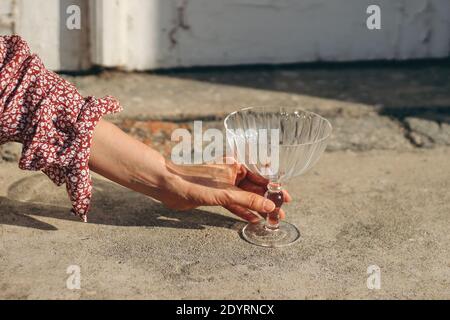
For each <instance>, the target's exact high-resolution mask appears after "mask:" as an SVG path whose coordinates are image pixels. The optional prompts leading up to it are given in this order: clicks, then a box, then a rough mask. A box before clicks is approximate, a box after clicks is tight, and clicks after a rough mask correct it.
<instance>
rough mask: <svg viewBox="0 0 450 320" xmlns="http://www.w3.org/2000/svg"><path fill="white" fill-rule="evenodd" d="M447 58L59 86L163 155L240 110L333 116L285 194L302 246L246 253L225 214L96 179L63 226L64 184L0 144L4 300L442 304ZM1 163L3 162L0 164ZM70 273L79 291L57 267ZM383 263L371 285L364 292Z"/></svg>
mask: <svg viewBox="0 0 450 320" xmlns="http://www.w3.org/2000/svg"><path fill="white" fill-rule="evenodd" d="M448 71H449V66H448V64H447V63H444V62H441V63H437V64H434V63H431V64H428V63H425V64H419V65H414V64H412V67H406V66H394V67H392V66H391V67H387V66H374V67H370V66H360V67H352V66H347V67H345V68H343V67H337V68H334V67H326V68H325V67H323V68H322V67H320V66H319V67H311V68H309V67H300V68H291V69H289V70H287V69H285V68H256V69H237V70H234V71H233V70H231V71H230V70H227V69H225V70H209V69H206V70H189V71H184V72H173V73H169V74H167V73H165V74H162V75H160V74H123V73H104V74H101V75H100V76H85V77H68V78H70V79H71V80H73V81H74V82H76V83H77V84H78V86H79V87H81V89H82V91H83V93H85V94H96V95H98V96H101V95H105V94H112V95H116V96H118V97H119V98H120V100H121V101H122V103H123V105H124V106H125V112H124V113H123V114H122V115H118V116H115V117H114V118H111V119H112V120H113V121H114V122H116V123H117V124H118V125H120V126H121V127H122V128H123V129H124V130H126V131H127V132H129V133H130V134H132V135H134V136H135V137H137V138H139V139H141V140H142V141H144V142H145V143H148V144H151V145H153V146H154V147H155V148H157V149H159V150H161V151H162V152H163V153H165V154H168V152H170V144H169V143H168V142H167V140H168V137H170V132H171V131H172V130H173V129H174V128H176V127H179V126H183V127H186V128H188V129H189V128H190V127H191V125H192V122H191V121H190V120H192V119H196V118H200V119H206V120H208V121H207V122H206V123H205V125H206V126H213V127H218V126H220V120H219V119H220V118H221V117H222V116H223V114H225V113H227V112H229V111H231V110H234V109H236V106H241V105H248V104H251V105H258V104H297V103H301V104H303V105H304V106H306V108H307V109H312V110H314V111H317V112H319V113H321V114H323V115H325V116H327V117H329V118H330V120H331V122H332V123H333V125H334V129H335V130H334V133H333V137H332V139H331V141H330V144H329V149H328V152H326V153H325V154H324V156H323V158H322V159H321V160H320V161H319V163H318V164H317V166H316V167H314V168H313V169H312V170H311V171H310V172H309V173H307V174H306V175H305V176H303V177H301V178H299V179H297V180H295V181H292V182H291V183H290V184H289V185H288V188H289V190H290V192H291V194H292V195H293V197H294V201H293V203H292V204H289V205H287V206H286V211H287V220H288V221H290V222H293V223H295V224H297V225H298V226H299V227H300V230H301V232H302V236H303V238H302V241H300V242H299V243H297V244H295V245H293V246H291V247H288V248H282V249H264V248H258V247H254V246H252V245H250V244H248V243H246V242H245V241H244V240H242V239H241V238H240V236H239V232H238V231H239V229H240V228H241V227H242V225H243V223H242V222H241V221H239V220H238V219H235V218H234V217H233V216H231V215H230V214H228V213H227V212H226V211H225V210H222V209H219V208H200V209H199V210H193V211H189V212H184V213H180V212H173V211H171V210H168V209H166V208H163V207H162V206H160V205H159V204H158V203H156V202H154V201H152V200H151V199H149V198H146V197H143V196H141V195H138V194H135V193H133V192H131V191H128V190H125V189H123V188H121V187H119V186H117V185H115V184H113V183H110V182H108V181H106V180H104V179H103V178H101V177H99V176H97V175H95V176H94V204H93V210H92V213H91V222H90V223H88V224H83V223H81V222H79V221H77V220H76V219H74V218H72V217H71V216H69V215H68V210H69V208H70V203H69V201H68V200H67V196H66V194H65V190H64V188H57V187H55V186H53V185H52V183H51V182H50V181H49V180H48V179H47V178H46V177H45V176H44V175H42V174H39V173H32V172H24V171H21V170H19V169H18V168H17V164H15V163H14V162H13V161H14V160H16V159H17V157H18V154H19V152H20V147H19V146H17V145H13V144H9V145H7V146H3V147H2V148H0V154H1V157H0V158H3V159H4V160H3V163H1V164H0V236H1V238H0V297H1V298H8V299H12V298H68V299H103V298H127V299H130V298H151V299H157V298H175V299H178V298H180V299H181V298H201V299H202V298H205V299H210V298H230V299H239V298H243V299H244V298H246V299H284V298H285V299H296V298H308V299H317V298H338V299H350V298H356V299H371V298H374V299H385V298H400V299H411V298H443V299H449V298H450V280H449V279H450V254H449V250H448V248H449V246H450V237H449V232H448V231H449V225H450V215H449V212H450V205H449V204H450V197H449V192H448V190H449V188H450V161H449V160H448V159H449V156H450V147H449V137H450V132H449V118H448V116H449V113H448V107H449V106H450V94H449V92H450V90H449V89H450V77H449V74H450V73H449V72H448ZM0 162H1V160H0ZM73 264H75V265H79V266H80V267H81V275H82V283H81V290H75V291H71V290H68V289H67V288H66V279H67V277H68V275H67V274H66V269H67V267H68V266H69V265H73ZM370 265H378V266H379V267H380V268H381V289H380V290H369V289H367V286H366V280H367V277H368V275H367V268H368V266H370Z"/></svg>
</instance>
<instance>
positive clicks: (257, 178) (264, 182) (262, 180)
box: [247, 171, 269, 187]
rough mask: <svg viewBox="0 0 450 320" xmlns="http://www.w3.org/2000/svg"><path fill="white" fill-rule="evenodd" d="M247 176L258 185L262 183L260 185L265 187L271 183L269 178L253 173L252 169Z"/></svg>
mask: <svg viewBox="0 0 450 320" xmlns="http://www.w3.org/2000/svg"><path fill="white" fill-rule="evenodd" d="M247 178H248V179H249V180H250V181H251V182H253V183H255V184H257V185H260V186H264V187H265V186H267V184H268V183H269V180H268V179H266V178H264V177H261V176H260V175H257V174H255V173H253V172H251V171H248V172H247Z"/></svg>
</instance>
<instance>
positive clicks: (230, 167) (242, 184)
mask: <svg viewBox="0 0 450 320" xmlns="http://www.w3.org/2000/svg"><path fill="white" fill-rule="evenodd" d="M167 167H168V170H169V171H170V172H171V173H172V174H173V176H172V177H171V178H169V180H168V183H167V185H166V188H164V189H165V190H167V191H169V192H168V194H167V196H165V197H164V199H161V201H162V202H163V203H164V204H165V205H166V206H168V207H170V208H173V209H177V210H187V209H193V208H196V207H198V206H222V207H224V208H226V209H227V210H229V211H230V212H232V213H234V214H235V215H237V216H239V217H241V218H243V219H245V220H247V221H250V222H257V221H259V220H260V219H261V218H260V217H258V216H257V215H256V214H255V213H254V212H258V213H259V214H260V215H261V216H262V217H265V216H266V214H267V213H270V212H272V211H273V210H274V209H275V204H274V203H273V202H272V201H270V200H268V199H266V198H264V193H265V192H266V190H267V188H266V186H267V183H268V180H267V179H265V178H263V177H260V176H257V175H255V174H253V173H252V172H250V171H248V170H247V169H246V168H245V167H244V166H243V165H240V164H237V163H234V164H205V165H190V166H180V165H174V164H173V163H170V162H169V163H168V164H167ZM284 198H285V202H289V201H291V200H292V199H291V196H290V195H289V194H288V193H287V192H285V191H284ZM284 216H285V214H284V212H283V210H280V218H282V219H283V218H284Z"/></svg>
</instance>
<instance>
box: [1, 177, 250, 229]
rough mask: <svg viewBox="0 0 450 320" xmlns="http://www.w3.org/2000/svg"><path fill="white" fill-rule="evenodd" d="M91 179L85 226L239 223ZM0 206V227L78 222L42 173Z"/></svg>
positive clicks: (199, 226)
mask: <svg viewBox="0 0 450 320" xmlns="http://www.w3.org/2000/svg"><path fill="white" fill-rule="evenodd" d="M93 180H94V181H93V185H94V187H93V201H92V209H91V212H90V215H89V223H95V224H102V225H113V226H143V227H159V228H181V229H204V228H205V227H206V226H212V227H220V228H228V229H231V228H233V229H234V228H238V227H236V226H237V225H238V224H239V225H241V224H242V222H240V221H239V220H237V219H234V218H231V217H227V216H224V215H221V214H218V213H213V212H208V211H204V210H198V209H195V210H190V211H184V212H177V211H173V210H170V209H168V208H166V207H164V206H163V205H162V204H160V203H159V202H157V201H155V200H153V199H151V198H149V197H146V196H144V195H141V194H139V193H136V192H133V191H130V190H128V189H126V188H123V187H121V186H119V185H117V184H115V183H112V182H109V181H105V180H102V179H93ZM0 204H1V206H0V224H8V225H17V226H23V227H30V228H37V229H41V230H57V229H56V227H54V226H52V225H50V224H48V223H45V222H42V221H39V220H37V219H36V218H34V217H32V216H35V217H36V216H38V217H39V216H41V217H51V218H57V219H63V220H72V221H78V219H77V218H76V217H74V216H72V215H71V214H70V213H69V210H70V202H69V200H68V198H67V194H66V191H65V188H63V187H60V188H58V187H56V186H55V185H53V183H52V182H51V181H50V180H49V179H48V178H47V177H46V176H44V175H42V174H38V175H33V176H30V177H26V178H24V179H21V180H19V181H17V182H15V183H14V184H12V185H11V186H10V187H9V189H8V195H7V198H5V197H0Z"/></svg>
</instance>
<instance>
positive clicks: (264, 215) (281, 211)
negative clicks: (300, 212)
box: [259, 209, 286, 220]
mask: <svg viewBox="0 0 450 320" xmlns="http://www.w3.org/2000/svg"><path fill="white" fill-rule="evenodd" d="M259 214H260V215H261V217H263V218H264V219H265V218H266V216H267V215H268V214H267V213H264V212H259ZM278 214H279V217H280V219H281V220H283V219H284V218H286V213H285V212H284V210H283V209H280V212H278Z"/></svg>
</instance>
